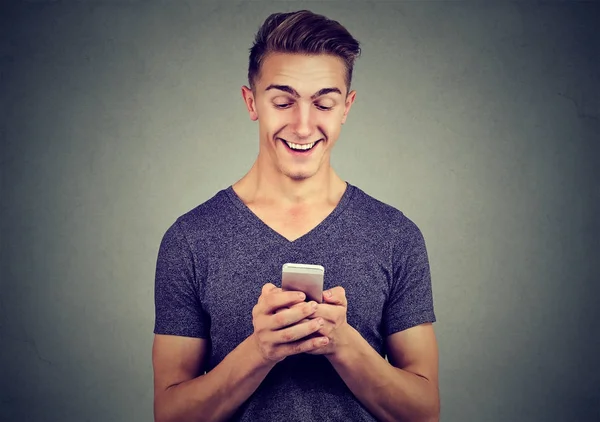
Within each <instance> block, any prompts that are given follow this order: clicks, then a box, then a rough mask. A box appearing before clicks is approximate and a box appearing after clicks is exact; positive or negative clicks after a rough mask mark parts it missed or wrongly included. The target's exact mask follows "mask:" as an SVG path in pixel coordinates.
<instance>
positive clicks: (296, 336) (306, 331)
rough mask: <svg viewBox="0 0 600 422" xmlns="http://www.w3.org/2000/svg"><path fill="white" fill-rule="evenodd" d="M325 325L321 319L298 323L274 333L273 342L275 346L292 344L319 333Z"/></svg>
mask: <svg viewBox="0 0 600 422" xmlns="http://www.w3.org/2000/svg"><path fill="white" fill-rule="evenodd" d="M324 323H325V321H323V320H322V319H321V318H319V319H316V320H310V321H306V322H302V323H297V324H294V325H292V326H289V327H287V328H283V329H281V330H277V331H273V332H272V335H273V337H272V339H271V340H272V341H273V343H275V344H285V343H292V342H295V341H298V340H301V339H303V338H304V337H307V336H309V335H311V334H313V333H315V332H317V331H318V330H320V329H321V328H322V327H323V324H324Z"/></svg>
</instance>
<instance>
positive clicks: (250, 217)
mask: <svg viewBox="0 0 600 422" xmlns="http://www.w3.org/2000/svg"><path fill="white" fill-rule="evenodd" d="M355 189H356V188H355V187H354V186H352V185H351V184H350V183H348V182H346V190H345V191H344V193H343V194H342V197H341V198H340V201H339V202H338V204H337V205H336V206H335V208H334V209H333V211H331V212H330V213H329V214H328V215H327V217H325V218H324V219H323V220H322V221H321V222H320V223H319V224H317V226H316V227H314V228H313V229H311V230H310V231H308V232H307V233H305V234H303V235H302V236H300V237H299V238H297V239H295V240H289V239H288V238H286V237H285V236H283V235H282V234H280V233H279V232H278V231H276V230H274V229H272V228H271V227H270V226H268V225H267V224H266V223H265V222H264V221H263V220H261V219H260V218H259V217H258V216H257V215H256V214H255V213H254V212H253V211H252V210H251V209H250V207H248V205H246V204H245V203H244V202H243V201H242V199H241V198H240V197H239V196H238V194H237V193H236V192H235V190H233V185H230V186H229V187H228V188H227V189H225V193H226V194H227V196H228V197H229V199H231V202H233V204H234V205H235V206H236V207H237V208H238V209H239V210H240V211H241V212H242V213H243V214H244V215H245V216H246V217H247V219H246V221H248V222H249V223H250V224H253V225H254V226H256V227H257V228H258V229H260V230H262V231H264V232H265V233H268V234H269V235H271V236H272V237H274V238H275V239H276V240H278V241H280V242H283V243H285V244H288V245H295V244H297V243H299V242H302V241H304V240H305V239H308V238H311V237H315V236H319V235H320V234H321V233H324V232H325V231H326V230H327V229H328V228H329V226H330V225H331V223H332V222H333V221H334V220H335V219H336V218H337V217H338V216H339V215H340V214H341V213H342V212H343V211H344V210H345V209H346V207H347V206H348V204H349V203H350V199H351V198H352V195H353V194H354V191H355Z"/></svg>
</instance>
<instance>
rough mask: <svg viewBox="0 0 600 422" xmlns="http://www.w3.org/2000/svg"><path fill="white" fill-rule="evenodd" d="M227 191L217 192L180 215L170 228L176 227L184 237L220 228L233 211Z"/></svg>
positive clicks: (233, 207)
mask: <svg viewBox="0 0 600 422" xmlns="http://www.w3.org/2000/svg"><path fill="white" fill-rule="evenodd" d="M228 189H229V188H226V189H222V190H219V191H218V192H216V193H215V194H214V195H213V196H212V197H210V198H209V199H207V200H205V201H204V202H202V203H200V204H199V205H197V206H195V207H194V208H192V209H190V210H189V211H187V212H185V213H183V214H181V215H180V216H179V217H177V218H176V219H175V221H173V222H172V224H171V228H172V227H175V226H177V229H178V230H180V231H182V232H183V233H184V234H185V235H186V236H194V235H198V234H202V233H204V234H206V233H208V232H211V231H214V230H218V229H219V228H221V227H222V226H223V224H224V223H225V222H227V221H228V220H229V218H228V216H230V215H231V214H232V212H233V211H234V209H235V206H234V204H233V203H232V201H231V199H230V198H229V193H228Z"/></svg>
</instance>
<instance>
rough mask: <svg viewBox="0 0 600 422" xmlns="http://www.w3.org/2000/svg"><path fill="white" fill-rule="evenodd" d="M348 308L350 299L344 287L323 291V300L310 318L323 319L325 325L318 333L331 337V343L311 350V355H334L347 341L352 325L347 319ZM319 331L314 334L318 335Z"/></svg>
mask: <svg viewBox="0 0 600 422" xmlns="http://www.w3.org/2000/svg"><path fill="white" fill-rule="evenodd" d="M347 310H348V301H347V300H346V291H345V290H344V288H343V287H341V286H337V287H334V288H332V289H330V290H326V291H324V292H323V302H322V303H319V304H318V305H317V310H316V311H315V312H314V313H313V314H312V315H311V316H310V319H315V318H321V319H323V327H321V328H320V329H319V331H318V332H317V333H318V335H321V336H326V337H327V338H329V344H327V346H325V347H321V348H320V349H318V350H315V351H313V352H309V353H310V354H311V355H333V354H335V352H336V350H337V349H339V348H340V347H341V346H343V345H344V344H346V343H347V340H346V339H347V333H348V328H349V327H350V326H349V325H348V322H347V320H346V313H347ZM317 333H314V334H313V335H317Z"/></svg>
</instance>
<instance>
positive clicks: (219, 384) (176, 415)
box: [154, 336, 275, 422]
mask: <svg viewBox="0 0 600 422" xmlns="http://www.w3.org/2000/svg"><path fill="white" fill-rule="evenodd" d="M253 341H254V340H253V338H252V336H250V337H248V338H247V339H246V340H244V341H243V342H242V343H241V344H240V345H239V346H238V347H236V348H235V349H234V350H232V351H231V353H230V354H228V355H227V356H226V357H225V359H223V361H222V362H221V363H219V364H218V365H217V366H216V367H215V368H214V369H213V370H212V371H210V372H208V373H207V374H205V375H201V376H199V377H197V378H194V379H192V380H189V381H186V382H183V383H181V384H177V385H175V386H172V387H170V388H169V389H167V390H166V391H164V392H163V393H161V394H160V395H159V396H158V397H156V399H155V406H154V418H155V421H156V422H174V421H186V422H187V421H223V420H227V419H228V418H229V417H231V415H233V413H234V412H235V411H236V410H237V408H238V407H240V405H241V404H242V403H243V402H244V401H245V400H246V399H248V397H250V396H251V395H252V393H253V392H254V391H255V390H256V389H257V388H258V386H259V385H260V383H261V382H262V381H263V380H264V378H265V377H266V376H267V374H268V373H269V371H270V370H271V369H272V368H273V366H275V365H274V364H273V363H269V364H267V363H265V362H264V360H263V359H262V358H261V357H260V355H259V353H258V349H257V348H256V347H255V346H254V344H253Z"/></svg>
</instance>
